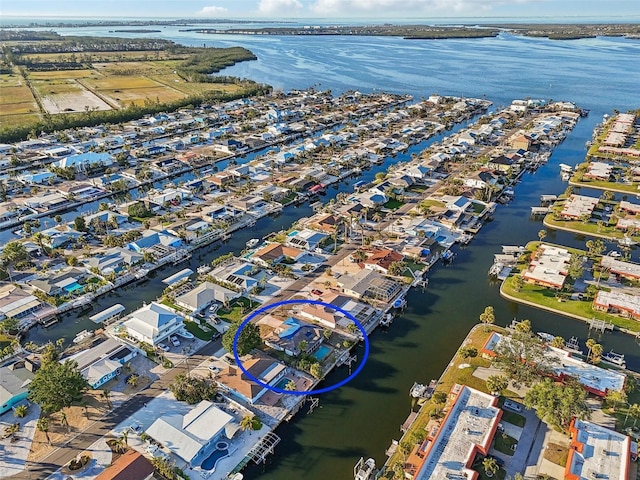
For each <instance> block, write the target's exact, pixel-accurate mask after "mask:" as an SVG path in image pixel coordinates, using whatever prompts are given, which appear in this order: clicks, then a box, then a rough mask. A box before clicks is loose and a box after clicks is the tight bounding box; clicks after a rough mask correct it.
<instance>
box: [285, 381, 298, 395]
mask: <svg viewBox="0 0 640 480" xmlns="http://www.w3.org/2000/svg"><path fill="white" fill-rule="evenodd" d="M284 389H285V390H287V391H288V392H293V391H294V390H295V389H296V382H294V381H293V380H289V381H288V382H287V384H286V385H285V386H284Z"/></svg>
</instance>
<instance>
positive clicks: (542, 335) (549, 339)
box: [537, 332, 555, 343]
mask: <svg viewBox="0 0 640 480" xmlns="http://www.w3.org/2000/svg"><path fill="white" fill-rule="evenodd" d="M537 335H538V336H539V337H540V338H541V339H542V340H544V341H545V342H547V343H551V342H553V339H554V338H555V337H554V336H553V335H551V334H550V333H547V332H538V333H537Z"/></svg>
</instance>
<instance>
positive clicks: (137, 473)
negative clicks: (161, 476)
mask: <svg viewBox="0 0 640 480" xmlns="http://www.w3.org/2000/svg"><path fill="white" fill-rule="evenodd" d="M154 472H155V467H154V466H153V465H152V464H151V462H150V461H149V460H147V459H146V458H145V457H144V456H143V455H142V454H141V453H140V452H137V451H136V450H127V451H126V452H125V453H124V454H123V455H120V456H119V457H118V458H116V459H115V460H114V461H113V462H112V463H111V465H109V466H108V467H107V468H105V469H104V470H103V471H102V472H101V473H100V474H99V475H98V476H97V477H95V480H132V479H135V480H152V479H153V473H154Z"/></svg>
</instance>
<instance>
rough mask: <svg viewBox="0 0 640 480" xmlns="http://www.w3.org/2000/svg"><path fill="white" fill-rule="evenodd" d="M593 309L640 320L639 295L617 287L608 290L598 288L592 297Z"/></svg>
mask: <svg viewBox="0 0 640 480" xmlns="http://www.w3.org/2000/svg"><path fill="white" fill-rule="evenodd" d="M593 309H594V310H598V311H600V312H607V313H613V314H617V315H620V316H621V317H625V318H632V319H634V320H640V297H638V295H635V294H629V293H626V292H624V291H623V290H622V289H619V288H612V289H611V291H609V292H607V291H605V290H598V292H597V293H596V296H595V298H594V299H593Z"/></svg>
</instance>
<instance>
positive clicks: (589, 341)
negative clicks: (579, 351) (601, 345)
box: [585, 338, 597, 360]
mask: <svg viewBox="0 0 640 480" xmlns="http://www.w3.org/2000/svg"><path fill="white" fill-rule="evenodd" d="M596 343H597V342H596V341H595V340H594V339H593V338H588V339H587V341H586V342H585V345H586V346H587V348H588V349H589V350H588V351H587V360H589V357H591V349H592V348H593V346H594V345H595V344H596Z"/></svg>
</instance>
